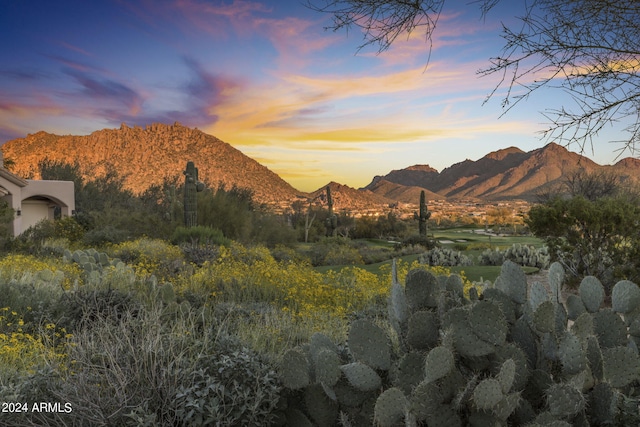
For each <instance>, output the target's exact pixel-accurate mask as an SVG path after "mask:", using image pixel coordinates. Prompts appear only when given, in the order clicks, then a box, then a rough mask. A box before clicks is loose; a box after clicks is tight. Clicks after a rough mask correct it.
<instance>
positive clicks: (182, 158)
mask: <svg viewBox="0 0 640 427" xmlns="http://www.w3.org/2000/svg"><path fill="white" fill-rule="evenodd" d="M1 149H2V151H3V153H4V158H5V159H10V160H12V161H13V166H12V171H13V172H14V173H16V174H17V175H19V176H21V177H24V178H36V179H37V178H39V176H38V163H39V162H40V161H42V160H44V159H49V160H54V161H62V162H65V163H75V162H77V163H78V164H79V165H80V166H81V169H82V170H83V171H85V174H86V176H85V178H89V179H90V178H91V177H92V176H95V175H99V174H100V173H102V172H103V171H105V170H106V168H107V167H108V166H113V167H114V168H115V169H116V170H117V171H118V172H119V173H120V174H121V175H122V176H124V177H125V178H124V179H125V188H127V189H130V190H132V191H134V192H135V193H141V192H142V191H144V190H146V189H147V188H149V187H150V186H151V185H154V184H161V183H162V182H163V181H164V180H165V179H169V180H171V179H175V180H177V182H178V183H181V182H182V179H183V177H182V171H183V170H184V168H185V165H186V163H187V161H190V160H191V161H194V162H195V164H196V166H197V167H198V170H199V178H200V180H201V181H203V182H205V184H206V185H207V186H208V187H212V188H216V187H217V186H218V185H219V184H224V185H225V186H226V187H227V188H230V187H232V186H233V185H236V186H238V187H241V188H248V189H250V190H252V191H253V193H254V197H255V199H256V201H258V202H259V203H268V204H276V205H280V206H283V207H284V206H287V204H288V203H290V202H293V201H294V200H301V199H309V200H312V201H314V202H315V203H317V204H325V203H326V200H324V197H325V196H324V193H325V188H326V185H324V186H322V187H320V188H319V189H317V190H316V191H313V192H311V193H306V192H303V191H299V190H296V189H295V188H294V187H292V186H291V185H290V184H289V183H287V182H286V181H284V180H283V179H282V178H280V177H279V176H278V175H277V174H276V173H274V172H273V171H271V170H269V169H268V168H267V167H265V166H263V165H261V164H260V163H258V162H257V161H255V160H253V159H251V158H250V157H248V156H246V155H244V154H243V153H242V152H240V151H239V150H237V149H235V148H233V147H232V146H231V145H229V144H227V143H226V142H223V141H221V140H220V139H218V138H216V137H214V136H212V135H208V134H206V133H204V132H202V131H200V130H198V129H191V128H188V127H186V126H182V125H181V124H179V123H174V124H173V125H166V124H151V125H149V126H146V127H144V128H142V127H138V126H134V127H129V126H127V125H125V124H122V125H121V126H120V128H119V129H103V130H98V131H95V132H93V133H91V134H90V135H86V136H74V135H54V134H51V133H47V132H38V133H35V134H30V135H27V136H26V137H24V138H18V139H14V140H12V141H8V142H7V143H5V144H4V145H3V146H2V147H1ZM577 169H583V170H585V171H587V172H595V171H605V170H606V171H611V172H612V173H614V174H616V175H618V176H620V177H621V179H623V180H625V181H627V182H633V183H639V182H640V159H635V158H625V159H622V160H620V161H619V162H617V163H616V164H615V165H611V166H601V165H598V164H596V163H595V162H593V161H591V160H590V159H588V158H586V157H583V156H581V155H579V154H577V153H573V152H570V151H568V150H567V149H566V148H564V147H562V146H559V145H557V144H554V143H551V144H548V145H546V146H544V147H542V148H539V149H536V150H532V151H529V152H524V151H522V150H520V149H518V148H516V147H509V148H505V149H502V150H498V151H494V152H491V153H489V154H487V155H486V156H484V157H482V158H481V159H479V160H476V161H472V160H465V161H462V162H459V163H456V164H454V165H451V166H450V167H448V168H445V169H443V170H442V171H441V172H438V171H437V170H436V169H434V168H432V167H431V166H429V165H426V164H417V165H413V166H409V167H407V168H404V169H399V170H393V171H391V172H389V173H388V174H387V175H384V176H375V177H374V178H373V180H372V181H371V183H370V184H369V185H367V186H366V187H364V188H361V189H354V188H351V187H349V186H346V185H342V184H339V183H336V182H330V183H328V184H327V185H329V186H330V187H331V191H332V195H333V199H334V208H335V209H349V210H355V209H364V208H371V207H374V206H388V205H391V204H394V203H397V202H400V203H412V204H416V203H417V201H418V200H419V197H420V192H421V191H423V190H424V191H425V192H426V196H427V199H428V200H455V199H478V200H485V201H495V200H509V199H511V200H513V199H523V200H535V198H536V195H537V194H538V193H539V192H541V191H544V190H545V189H547V188H550V187H552V186H554V185H557V184H559V183H561V182H562V181H564V180H565V179H566V178H567V176H568V175H569V174H571V173H572V172H574V171H576V170H577Z"/></svg>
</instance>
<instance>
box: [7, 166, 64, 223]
mask: <svg viewBox="0 0 640 427" xmlns="http://www.w3.org/2000/svg"><path fill="white" fill-rule="evenodd" d="M73 186H74V185H73V182H72V181H42V180H23V179H21V178H19V177H17V176H15V175H14V174H12V173H11V172H9V171H7V170H6V169H4V168H2V167H1V166H0V187H1V188H2V194H4V196H3V197H2V199H3V200H6V201H7V203H8V204H9V207H10V208H12V209H13V210H14V211H15V212H16V216H15V219H14V220H13V224H12V227H11V230H12V233H13V235H14V236H18V235H19V234H21V233H22V232H23V231H24V230H26V229H27V228H29V227H31V226H32V225H34V224H36V223H38V222H39V221H41V220H43V219H53V211H54V210H53V208H54V207H55V206H59V207H60V210H61V214H62V216H71V215H72V214H73V212H74V211H75V195H74V188H73Z"/></svg>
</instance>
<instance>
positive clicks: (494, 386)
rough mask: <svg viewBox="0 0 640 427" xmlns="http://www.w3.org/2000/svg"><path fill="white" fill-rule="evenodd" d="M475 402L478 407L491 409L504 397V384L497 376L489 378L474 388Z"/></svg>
mask: <svg viewBox="0 0 640 427" xmlns="http://www.w3.org/2000/svg"><path fill="white" fill-rule="evenodd" d="M472 398H473V403H474V405H475V406H476V407H477V408H478V409H485V410H490V409H492V408H493V407H495V406H496V405H497V404H498V403H500V401H501V400H502V399H503V398H504V394H503V393H502V386H501V385H500V382H499V381H498V380H497V379H495V378H487V379H484V380H482V381H480V383H479V384H478V385H477V386H476V388H475V389H474V390H473V396H472Z"/></svg>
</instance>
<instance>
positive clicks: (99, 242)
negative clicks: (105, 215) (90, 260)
mask: <svg viewBox="0 0 640 427" xmlns="http://www.w3.org/2000/svg"><path fill="white" fill-rule="evenodd" d="M126 239H127V232H126V231H125V230H121V229H118V228H115V227H114V226H111V225H106V226H104V227H99V228H93V229H91V230H89V231H87V232H86V233H85V234H84V236H83V238H82V243H83V244H84V245H85V246H89V247H102V246H105V245H107V244H116V243H122V242H124V241H125V240H126Z"/></svg>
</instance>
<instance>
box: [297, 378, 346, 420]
mask: <svg viewBox="0 0 640 427" xmlns="http://www.w3.org/2000/svg"><path fill="white" fill-rule="evenodd" d="M304 400H305V403H306V405H305V406H306V407H307V411H308V413H309V415H311V419H313V421H315V422H316V424H317V425H318V426H320V427H332V426H334V425H335V424H336V420H337V418H338V404H337V402H335V401H334V400H332V399H330V398H329V397H328V396H327V394H326V393H325V391H324V390H323V388H322V386H321V385H320V384H312V385H310V386H309V387H306V388H305V389H304Z"/></svg>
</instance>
